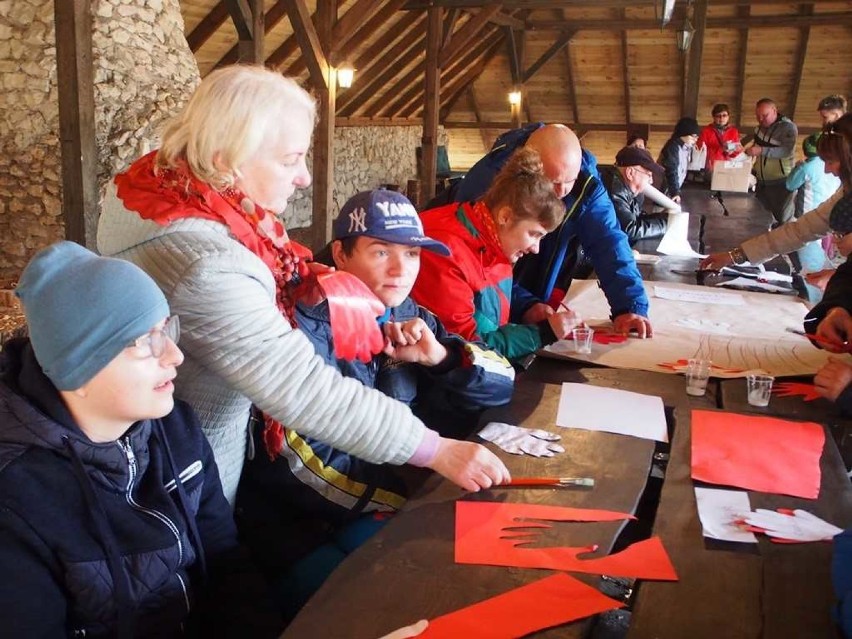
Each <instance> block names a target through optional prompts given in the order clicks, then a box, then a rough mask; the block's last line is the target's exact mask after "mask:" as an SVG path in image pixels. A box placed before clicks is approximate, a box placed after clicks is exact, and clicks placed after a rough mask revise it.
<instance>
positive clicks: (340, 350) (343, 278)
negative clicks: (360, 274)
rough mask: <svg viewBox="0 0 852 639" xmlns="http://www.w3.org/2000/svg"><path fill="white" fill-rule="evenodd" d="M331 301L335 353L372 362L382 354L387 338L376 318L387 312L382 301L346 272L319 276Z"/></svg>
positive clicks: (323, 288)
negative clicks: (373, 358)
mask: <svg viewBox="0 0 852 639" xmlns="http://www.w3.org/2000/svg"><path fill="white" fill-rule="evenodd" d="M316 279H317V285H318V286H319V287H320V288H321V289H322V291H323V293H324V294H325V297H326V299H327V300H328V310H329V317H330V320H331V336H332V340H333V341H334V352H335V355H337V357H339V358H340V359H345V360H348V361H352V360H353V359H358V360H360V361H362V362H365V363H366V362H369V361H370V360H371V359H372V357H373V355H375V354H377V353H380V352H381V351H382V348H384V345H385V338H384V335H382V330H381V328H379V325H378V323H377V322H376V318H377V317H380V316H381V315H382V314H384V312H385V306H384V304H382V303H381V302H380V301H379V298H377V297H376V296H375V294H374V293H373V292H372V291H371V290H370V289H368V288H367V285H366V284H364V282H362V281H361V280H360V279H358V278H357V277H355V276H354V275H352V274H350V273H346V272H344V271H328V272H326V273H320V274H319V275H317V276H316Z"/></svg>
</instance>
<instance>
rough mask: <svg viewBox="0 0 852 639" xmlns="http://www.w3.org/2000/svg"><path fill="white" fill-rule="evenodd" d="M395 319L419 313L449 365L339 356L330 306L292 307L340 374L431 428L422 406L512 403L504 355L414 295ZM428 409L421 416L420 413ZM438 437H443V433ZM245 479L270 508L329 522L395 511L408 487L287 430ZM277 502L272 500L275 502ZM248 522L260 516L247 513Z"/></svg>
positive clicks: (465, 408)
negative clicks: (450, 328) (448, 325)
mask: <svg viewBox="0 0 852 639" xmlns="http://www.w3.org/2000/svg"><path fill="white" fill-rule="evenodd" d="M391 315H392V317H393V319H394V320H395V321H405V320H409V319H414V318H417V317H420V318H421V319H423V321H425V322H426V324H427V325H428V326H429V328H430V329H431V330H432V332H433V333H434V334H435V337H437V338H438V340H439V341H440V342H441V343H442V344H443V345H444V346H446V347H447V350H448V351H449V353H450V357H449V358H448V361H447V362H444V363H443V364H441V365H439V366H435V367H432V368H426V367H423V366H419V365H417V364H410V363H405V362H398V361H393V360H391V359H390V358H388V357H387V356H386V355H384V354H379V355H377V356H375V357H373V359H372V360H371V361H370V362H368V363H366V364H365V363H363V362H360V361H357V360H356V361H351V362H350V361H346V360H342V359H337V357H336V356H335V352H334V343H333V340H332V333H331V324H330V322H329V312H328V303H327V302H323V303H322V304H319V305H317V306H314V307H308V306H305V305H302V304H299V305H297V307H296V318H297V322H298V325H299V329H300V330H301V331H302V332H303V333H304V334H305V335H306V336H307V337H308V339H309V340H310V341H311V343H312V344H313V345H314V348H315V349H316V352H317V354H319V356H320V357H322V358H323V359H324V360H325V361H326V363H327V364H329V365H331V366H335V367H336V368H337V369H338V370H339V371H340V372H341V373H342V374H343V375H344V376H346V377H354V378H355V379H357V380H359V381H360V382H362V383H363V384H364V385H365V386H368V387H370V388H376V389H378V390H380V391H382V392H383V393H385V394H386V395H388V396H390V397H393V398H394V399H397V400H399V401H401V402H404V403H406V404H408V405H410V406H412V409H414V410H415V412H416V413H418V414H420V416H421V417H423V419H424V421H426V422H427V425H429V426H430V427H432V428H435V430H438V431H439V432H442V428H441V426H442V425H443V424H441V423H429V420H428V418H427V417H426V415H428V413H429V411H428V410H426V411H420V410H419V409H421V408H429V407H428V406H427V407H423V406H420V404H437V405H440V406H442V407H446V408H447V409H449V411H451V412H454V413H458V412H467V414H468V415H470V412H471V411H476V410H479V409H482V408H486V407H491V406H501V405H503V404H506V403H508V402H509V400H510V399H511V397H512V391H513V388H514V371H513V369H512V367H511V365H510V364H509V362H508V361H507V360H505V359H504V358H502V357H501V356H499V355H498V354H496V353H495V352H493V351H491V350H488V349H487V347H485V346H483V345H479V344H477V343H474V342H466V341H464V340H463V339H461V338H460V337H458V336H456V335H452V334H450V333H448V332H447V331H446V330H445V329H444V326H443V325H442V324H441V323H440V321H439V320H438V319H437V318H436V317H435V316H434V315H433V314H432V313H430V312H429V311H427V310H426V309H424V308H422V307H419V306H418V305H417V304H416V303H415V302H414V301H413V300H412V299H411V298H407V299H406V300H405V301H404V302H403V303H402V304H400V305H399V306H397V307H396V308H394V309H392V311H391ZM424 413H425V414H424ZM442 434H445V433H443V432H442ZM242 482H243V484H244V485H248V483H250V484H251V486H252V488H253V490H254V491H256V492H257V491H262V492H263V493H265V494H267V495H268V496H269V499H268V500H267V503H268V504H269V508H274V509H276V510H281V509H285V508H286V509H287V510H288V517H289V518H290V519H291V520H298V519H312V520H317V519H319V520H323V521H325V522H328V523H329V524H331V525H333V526H337V525H342V524H345V523H347V522H349V521H352V520H354V519H356V518H357V517H359V516H361V515H362V514H363V513H365V512H374V511H395V510H398V509H399V508H400V507H401V506H402V505H403V503H404V502H405V497H406V490H405V487H404V485H403V482H402V481H401V480H400V479H399V477H398V475H397V473H396V472H395V471H394V470H393V469H392V468H391V467H389V466H384V465H377V464H372V463H369V462H366V461H363V460H361V459H359V458H357V457H353V456H352V455H350V454H348V453H344V452H343V451H340V450H338V449H336V448H333V447H332V446H329V445H327V444H324V443H322V442H320V441H317V440H315V439H312V438H309V437H302V436H300V435H299V434H298V433H296V432H295V431H292V430H289V429H288V430H287V432H286V436H285V441H284V446H283V449H282V451H281V454H280V456H278V457H277V458H276V459H275V461H273V462H270V461H269V459H268V457H267V456H266V455H265V454H261V455H257V456H256V457H255V459H253V460H251V461H250V462H249V463H248V464H247V465H246V468H245V470H244V471H243V479H242ZM273 504H274V505H273ZM246 514H247V516H248V517H250V518H251V519H252V520H255V519H257V518H258V514H257V513H246Z"/></svg>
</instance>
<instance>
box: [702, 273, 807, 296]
mask: <svg viewBox="0 0 852 639" xmlns="http://www.w3.org/2000/svg"><path fill="white" fill-rule="evenodd" d="M716 286H721V287H723V288H737V289H745V290H753V289H760V290H761V291H766V292H767V293H784V294H786V295H795V294H796V292H795V291H794V290H793V289H791V288H790V287H789V286H778V285H777V284H770V283H769V282H761V281H760V280H753V279H751V278H750V277H735V278H734V279H732V280H728V281H727V282H719V283H718V284H716Z"/></svg>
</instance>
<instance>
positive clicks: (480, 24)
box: [438, 4, 500, 68]
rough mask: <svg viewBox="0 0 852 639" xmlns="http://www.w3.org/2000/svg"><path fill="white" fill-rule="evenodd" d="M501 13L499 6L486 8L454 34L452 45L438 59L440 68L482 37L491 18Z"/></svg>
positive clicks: (493, 5)
mask: <svg viewBox="0 0 852 639" xmlns="http://www.w3.org/2000/svg"><path fill="white" fill-rule="evenodd" d="M499 11H500V5H499V4H492V5H491V6H488V7H485V8H484V9H482V10H481V11H480V12H479V13H477V14H476V15H475V16H473V17H471V18H470V19H469V20H468V21H467V22H466V23H465V24H464V26H463V27H461V28H460V29H459V30H458V31H456V33H454V34H453V37H452V39H451V40H450V43H449V44H448V45H447V46H446V47H444V48H443V49H442V50H441V54H440V58H439V59H438V66H439V68H444V67H445V66H446V64H447V61H448V60H450V58H452V57H453V56H455V55H456V54H457V53H458V52H459V51H461V50H462V49H463V48H464V47H465V46H466V45H467V44H468V43H469V42H470V41H471V40H472V39H473V38H477V37H480V36H481V35H482V33H481V32H482V29H483V28H484V27H485V25H487V24H488V23H489V22H490V20H491V18H492V17H494V15H495V14H497V13H498V12H499Z"/></svg>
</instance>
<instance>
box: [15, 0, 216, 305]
mask: <svg viewBox="0 0 852 639" xmlns="http://www.w3.org/2000/svg"><path fill="white" fill-rule="evenodd" d="M53 3H54V0H0V89H2V91H0V283H2V282H5V281H8V280H14V279H16V278H17V276H18V274H19V273H20V270H21V268H22V267H23V266H24V265H25V264H26V262H27V260H28V259H29V257H30V256H31V255H32V254H33V253H34V252H35V251H37V250H38V249H39V248H41V247H42V246H45V245H47V244H50V243H51V242H54V241H56V240H58V239H61V238H62V237H63V236H64V225H63V220H62V212H61V193H60V191H61V182H60V173H61V165H60V148H59V138H58V134H59V107H58V98H57V86H56V47H55V35H54V14H53ZM92 19H93V49H94V55H93V64H94V80H95V111H96V113H95V116H96V126H97V148H98V180H99V183H100V184H101V186H103V184H104V183H105V182H106V181H107V180H108V179H109V177H110V176H111V175H112V174H114V173H116V172H118V171H120V170H122V169H124V168H125V167H126V166H127V165H128V164H129V163H130V162H131V161H132V160H133V159H135V158H136V157H138V156H139V155H141V154H143V153H145V152H146V151H148V150H149V149H151V148H156V145H157V131H158V130H159V128H160V126H161V125H162V123H163V122H164V120H165V119H167V118H168V117H169V116H170V115H172V114H174V113H175V112H176V111H177V110H178V109H179V108H180V107H181V106H182V104H183V103H184V101H185V100H186V99H187V98H188V97H189V95H190V94H191V92H192V90H193V89H194V88H195V86H196V84H197V83H198V80H199V73H198V66H197V64H196V62H195V58H194V57H193V55H192V52H191V51H190V50H189V46H188V45H187V43H186V38H185V37H184V33H183V18H182V17H181V14H180V7H179V4H178V0H92ZM0 288H2V287H1V286H0Z"/></svg>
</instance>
